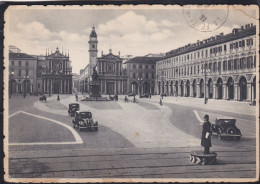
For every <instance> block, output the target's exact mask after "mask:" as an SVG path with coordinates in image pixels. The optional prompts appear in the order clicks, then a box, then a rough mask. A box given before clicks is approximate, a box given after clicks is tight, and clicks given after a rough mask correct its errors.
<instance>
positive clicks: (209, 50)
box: [156, 24, 257, 101]
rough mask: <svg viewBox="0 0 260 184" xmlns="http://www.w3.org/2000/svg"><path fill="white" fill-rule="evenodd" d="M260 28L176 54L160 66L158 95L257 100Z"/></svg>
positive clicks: (246, 28) (238, 31) (216, 38)
mask: <svg viewBox="0 0 260 184" xmlns="http://www.w3.org/2000/svg"><path fill="white" fill-rule="evenodd" d="M256 67H257V64H256V26H253V25H252V24H247V25H246V26H242V27H241V28H239V29H233V31H232V33H230V34H227V35H224V34H220V35H217V36H214V37H210V38H208V39H205V40H203V41H199V40H198V41H197V43H194V44H188V45H186V46H184V47H181V48H178V49H175V50H172V51H170V52H168V53H166V56H165V57H164V58H163V59H161V60H160V61H157V63H156V74H157V77H156V84H157V85H156V87H157V89H156V91H157V93H158V94H161V93H166V94H168V95H174V96H184V97H185V96H189V97H198V98H201V97H204V95H206V97H207V98H213V99H224V100H238V101H253V100H255V99H256Z"/></svg>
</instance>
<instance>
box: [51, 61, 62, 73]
mask: <svg viewBox="0 0 260 184" xmlns="http://www.w3.org/2000/svg"><path fill="white" fill-rule="evenodd" d="M52 68H53V70H54V71H60V70H61V62H60V61H55V62H53V64H52Z"/></svg>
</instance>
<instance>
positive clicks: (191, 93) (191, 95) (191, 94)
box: [190, 84, 193, 97]
mask: <svg viewBox="0 0 260 184" xmlns="http://www.w3.org/2000/svg"><path fill="white" fill-rule="evenodd" d="M190 97H193V85H192V84H190Z"/></svg>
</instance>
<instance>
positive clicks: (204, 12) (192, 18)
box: [183, 6, 229, 32]
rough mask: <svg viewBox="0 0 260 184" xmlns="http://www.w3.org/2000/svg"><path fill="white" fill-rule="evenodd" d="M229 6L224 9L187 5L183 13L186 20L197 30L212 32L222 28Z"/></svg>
mask: <svg viewBox="0 0 260 184" xmlns="http://www.w3.org/2000/svg"><path fill="white" fill-rule="evenodd" d="M228 13H229V9H228V6H226V7H224V8H223V9H212V8H209V7H208V8H207V7H202V8H196V7H192V6H185V7H184V8H183V14H184V18H185V20H186V22H187V23H188V24H189V25H190V26H191V27H192V28H194V29H196V30H197V31H201V32H211V31H214V30H217V29H218V28H220V27H221V26H222V25H223V24H224V23H225V21H226V20H227V17H228Z"/></svg>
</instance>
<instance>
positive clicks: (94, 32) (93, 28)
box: [90, 27, 97, 37]
mask: <svg viewBox="0 0 260 184" xmlns="http://www.w3.org/2000/svg"><path fill="white" fill-rule="evenodd" d="M90 37H97V33H96V31H95V27H92V31H91V33H90Z"/></svg>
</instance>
